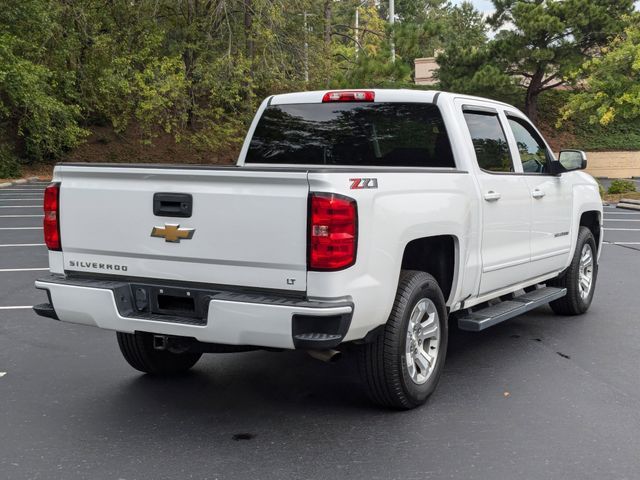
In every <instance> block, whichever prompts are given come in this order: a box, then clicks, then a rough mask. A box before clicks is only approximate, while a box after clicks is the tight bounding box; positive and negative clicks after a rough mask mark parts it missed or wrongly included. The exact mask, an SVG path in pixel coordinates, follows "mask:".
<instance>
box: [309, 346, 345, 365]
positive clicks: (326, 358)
mask: <svg viewBox="0 0 640 480" xmlns="http://www.w3.org/2000/svg"><path fill="white" fill-rule="evenodd" d="M307 353H308V354H309V356H310V357H312V358H315V359H316V360H320V361H321V362H325V363H335V362H337V361H339V360H340V359H341V358H342V352H340V351H339V350H333V349H328V350H307Z"/></svg>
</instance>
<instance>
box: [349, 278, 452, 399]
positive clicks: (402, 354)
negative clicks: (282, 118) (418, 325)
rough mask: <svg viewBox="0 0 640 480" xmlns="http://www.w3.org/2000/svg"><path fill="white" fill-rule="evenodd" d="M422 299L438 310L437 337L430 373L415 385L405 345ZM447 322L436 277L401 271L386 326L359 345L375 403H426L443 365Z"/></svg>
mask: <svg viewBox="0 0 640 480" xmlns="http://www.w3.org/2000/svg"><path fill="white" fill-rule="evenodd" d="M424 298H426V299H429V300H431V302H432V303H433V305H434V306H435V309H436V311H437V313H438V328H439V335H440V340H439V346H438V347H437V354H436V357H435V360H434V362H435V364H434V366H433V367H432V370H431V373H430V375H429V376H427V378H426V381H425V383H422V384H418V383H416V382H415V381H414V380H413V379H412V378H411V374H410V372H409V367H408V366H407V358H406V350H405V347H406V344H407V331H408V328H409V319H410V316H411V313H412V311H413V309H414V307H415V306H416V305H417V304H418V303H419V302H420V301H421V300H422V299H424ZM447 324H448V322H447V310H446V307H445V301H444V297H443V295H442V291H441V290H440V287H439V286H438V282H436V280H435V278H433V277H432V276H431V275H429V274H428V273H425V272H418V271H414V270H403V271H402V272H401V274H400V281H399V283H398V290H397V293H396V299H395V302H394V304H393V309H392V310H391V315H390V316H389V319H388V320H387V323H386V325H385V326H384V328H383V330H382V331H381V333H380V334H379V335H378V336H377V337H376V338H375V339H374V340H373V341H372V342H371V343H366V344H364V345H360V346H359V366H360V372H361V376H362V379H363V383H364V386H365V389H366V392H367V394H368V396H369V398H370V399H371V400H372V401H373V402H374V403H376V404H378V405H382V406H385V407H391V408H397V409H402V410H408V409H411V408H415V407H417V406H419V405H422V404H423V403H424V402H426V400H427V398H428V397H429V395H431V394H432V393H433V391H434V390H435V388H436V385H437V384H438V380H439V379H440V376H441V374H442V369H443V367H444V360H445V357H446V354H447V340H448V328H447ZM421 345H422V344H421ZM420 348H422V346H421V347H420ZM414 368H415V367H414Z"/></svg>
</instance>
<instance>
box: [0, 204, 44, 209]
mask: <svg viewBox="0 0 640 480" xmlns="http://www.w3.org/2000/svg"><path fill="white" fill-rule="evenodd" d="M0 208H42V204H41V203H38V204H33V205H0Z"/></svg>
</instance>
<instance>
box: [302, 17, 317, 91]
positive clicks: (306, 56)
mask: <svg viewBox="0 0 640 480" xmlns="http://www.w3.org/2000/svg"><path fill="white" fill-rule="evenodd" d="M298 15H302V18H303V22H304V81H305V82H306V83H309V26H308V25H307V17H310V16H313V15H314V14H313V13H307V11H306V10H305V11H304V12H302V13H299V14H298Z"/></svg>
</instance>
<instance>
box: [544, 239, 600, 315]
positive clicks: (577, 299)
mask: <svg viewBox="0 0 640 480" xmlns="http://www.w3.org/2000/svg"><path fill="white" fill-rule="evenodd" d="M585 245H589V246H590V247H591V253H592V256H593V280H592V281H591V287H590V290H589V294H588V295H587V296H586V297H584V298H583V297H582V295H581V294H580V285H579V283H580V257H581V255H582V250H583V248H584V246H585ZM597 252H598V250H597V247H596V240H595V238H593V234H592V233H591V230H589V229H588V228H587V227H580V230H579V231H578V239H577V242H576V250H575V252H574V254H573V258H572V259H571V265H569V268H567V269H566V270H565V271H564V272H563V273H562V274H560V276H558V277H557V278H554V279H553V280H551V281H550V282H547V285H549V286H552V287H559V288H566V289H567V294H566V295H565V296H564V297H562V298H559V299H558V300H554V301H553V302H551V303H550V304H549V305H550V306H551V309H552V310H553V311H554V313H556V314H558V315H580V314H582V313H584V312H586V311H587V310H588V309H589V306H590V305H591V301H592V300H593V293H594V291H595V288H596V279H597V278H598V262H597V258H596V255H597Z"/></svg>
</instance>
